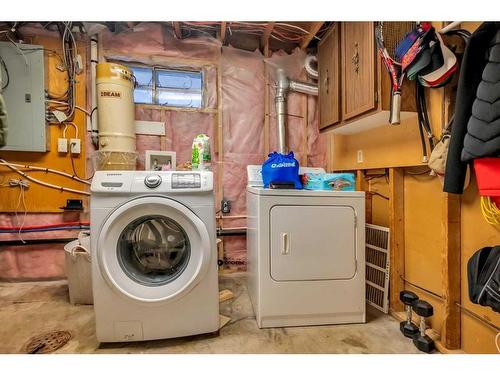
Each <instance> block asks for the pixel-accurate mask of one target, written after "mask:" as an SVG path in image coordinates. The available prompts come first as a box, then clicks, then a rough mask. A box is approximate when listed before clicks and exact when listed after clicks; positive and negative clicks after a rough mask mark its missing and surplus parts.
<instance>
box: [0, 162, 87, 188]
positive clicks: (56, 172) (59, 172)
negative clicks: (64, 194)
mask: <svg viewBox="0 0 500 375" xmlns="http://www.w3.org/2000/svg"><path fill="white" fill-rule="evenodd" d="M0 165H4V166H6V167H9V166H12V167H17V168H27V169H32V170H34V171H42V172H45V173H54V174H58V175H60V176H64V177H68V178H71V179H72V180H76V181H78V182H81V183H83V184H87V185H90V184H91V183H90V182H88V181H85V180H82V179H81V178H79V177H76V176H73V175H70V174H69V173H66V172H61V171H58V170H57V169H50V168H44V167H37V166H34V165H23V164H15V163H9V162H8V161H6V160H4V159H0Z"/></svg>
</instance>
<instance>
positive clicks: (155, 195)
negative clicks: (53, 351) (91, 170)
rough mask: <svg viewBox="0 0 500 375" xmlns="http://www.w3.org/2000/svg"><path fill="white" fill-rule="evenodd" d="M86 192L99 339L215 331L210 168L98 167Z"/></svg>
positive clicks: (214, 266)
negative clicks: (89, 193) (146, 168)
mask: <svg viewBox="0 0 500 375" xmlns="http://www.w3.org/2000/svg"><path fill="white" fill-rule="evenodd" d="M91 192H92V196H91V201H90V202H91V203H90V207H91V211H90V212H91V214H90V215H91V216H90V222H91V251H92V287H93V294H94V309H95V321H96V335H97V339H98V340H99V341H100V342H120V341H140V340H154V339H165V338H171V337H181V336H189V335H196V334H201V333H208V332H215V331H217V330H218V329H219V299H218V279H217V255H216V247H215V240H216V238H215V237H216V234H215V206H214V194H213V175H212V173H211V172H208V171H196V172H195V171H193V172H180V171H179V172H173V171H169V172H150V171H97V172H96V173H95V176H94V178H93V180H92V186H91Z"/></svg>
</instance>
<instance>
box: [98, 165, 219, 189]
mask: <svg viewBox="0 0 500 375" xmlns="http://www.w3.org/2000/svg"><path fill="white" fill-rule="evenodd" d="M213 188H214V177H213V173H212V172H210V171H158V172H153V171H96V173H95V175H94V178H93V179H92V186H91V187H90V191H91V192H92V193H93V194H94V193H106V194H123V193H148V192H149V193H155V194H157V193H158V194H162V193H168V192H175V193H179V194H184V193H189V194H191V193H198V192H206V191H213Z"/></svg>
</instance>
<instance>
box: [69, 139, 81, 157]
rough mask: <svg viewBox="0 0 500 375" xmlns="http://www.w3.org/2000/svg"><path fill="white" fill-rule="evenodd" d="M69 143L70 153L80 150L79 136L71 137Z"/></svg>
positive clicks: (77, 152)
mask: <svg viewBox="0 0 500 375" xmlns="http://www.w3.org/2000/svg"><path fill="white" fill-rule="evenodd" d="M69 144H70V147H71V153H72V154H79V153H80V152H81V140H80V139H79V138H71V139H70V140H69Z"/></svg>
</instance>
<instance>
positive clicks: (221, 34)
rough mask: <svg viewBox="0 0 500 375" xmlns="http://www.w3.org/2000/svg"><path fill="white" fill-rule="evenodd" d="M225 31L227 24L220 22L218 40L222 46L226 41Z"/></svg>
mask: <svg viewBox="0 0 500 375" xmlns="http://www.w3.org/2000/svg"><path fill="white" fill-rule="evenodd" d="M226 31H227V22H226V21H222V22H221V24H220V31H219V40H220V42H221V43H222V45H224V43H225V41H226Z"/></svg>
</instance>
